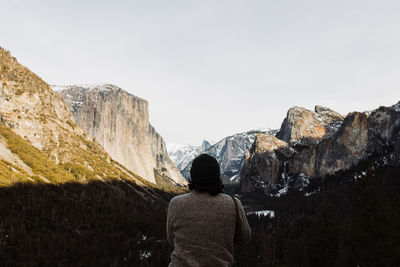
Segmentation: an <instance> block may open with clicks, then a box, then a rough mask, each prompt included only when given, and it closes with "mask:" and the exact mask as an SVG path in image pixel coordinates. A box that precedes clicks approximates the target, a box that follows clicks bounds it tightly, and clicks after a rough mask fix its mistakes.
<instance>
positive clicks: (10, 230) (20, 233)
mask: <svg viewBox="0 0 400 267" xmlns="http://www.w3.org/2000/svg"><path fill="white" fill-rule="evenodd" d="M133 188H134V190H133ZM140 191H143V189H141V187H140V186H137V185H136V184H134V183H126V182H110V183H103V182H91V183H88V184H86V185H85V184H79V183H68V184H63V185H59V186H56V185H43V184H35V185H34V184H17V185H15V186H12V187H4V188H0V262H1V264H0V265H1V266H149V265H150V264H151V265H152V266H167V261H168V256H166V255H169V254H170V251H169V248H168V246H167V244H166V242H165V240H164V238H165V220H166V207H167V204H168V201H169V199H170V198H171V197H172V194H170V193H166V192H164V191H161V190H157V189H155V193H156V195H157V196H158V197H159V198H158V199H154V200H150V201H149V199H147V200H145V199H144V198H142V196H141V195H140ZM138 192H139V193H138ZM149 255H151V258H150V256H149Z"/></svg>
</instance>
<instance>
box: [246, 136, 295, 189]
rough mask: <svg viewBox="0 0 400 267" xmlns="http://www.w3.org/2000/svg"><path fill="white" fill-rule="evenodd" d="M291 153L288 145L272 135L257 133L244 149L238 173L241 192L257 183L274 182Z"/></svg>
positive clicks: (283, 170) (252, 187)
mask: <svg viewBox="0 0 400 267" xmlns="http://www.w3.org/2000/svg"><path fill="white" fill-rule="evenodd" d="M292 153H293V150H292V149H291V148H290V146H289V145H288V144H287V143H286V142H284V141H282V140H279V139H278V138H276V137H275V136H273V135H269V134H263V133H259V134H257V136H256V138H255V141H254V143H253V145H252V147H251V149H250V150H248V151H246V155H245V159H244V166H243V168H242V170H241V174H240V177H241V179H240V188H241V191H242V192H249V191H252V190H253V189H254V187H255V186H257V185H264V184H274V183H276V182H277V180H278V178H279V177H280V174H281V173H282V172H283V173H284V172H285V162H286V160H285V159H287V158H289V157H290V156H291V155H292Z"/></svg>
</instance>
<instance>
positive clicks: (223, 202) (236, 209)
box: [167, 154, 251, 267]
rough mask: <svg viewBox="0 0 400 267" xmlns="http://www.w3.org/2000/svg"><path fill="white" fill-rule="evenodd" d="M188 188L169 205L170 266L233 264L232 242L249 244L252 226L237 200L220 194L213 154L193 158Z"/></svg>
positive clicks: (217, 168)
mask: <svg viewBox="0 0 400 267" xmlns="http://www.w3.org/2000/svg"><path fill="white" fill-rule="evenodd" d="M189 189H190V190H191V192H190V193H186V194H182V195H179V196H175V197H174V198H172V199H171V201H170V203H169V206H168V214H167V240H168V243H169V244H170V245H171V246H172V247H173V251H172V254H171V262H170V264H169V267H191V266H196V267H200V266H207V267H219V266H221V267H226V266H232V264H233V248H234V245H245V244H246V243H248V241H249V239H250V236H251V229H250V227H249V224H248V222H247V218H246V214H245V212H244V210H243V207H242V204H241V203H240V200H239V199H237V198H236V197H231V196H229V195H227V194H224V193H223V184H222V181H221V179H220V166H219V164H218V162H217V160H216V159H215V158H214V157H212V156H210V155H208V154H202V155H200V156H198V157H196V158H195V159H194V160H193V162H192V167H191V169H190V180H189Z"/></svg>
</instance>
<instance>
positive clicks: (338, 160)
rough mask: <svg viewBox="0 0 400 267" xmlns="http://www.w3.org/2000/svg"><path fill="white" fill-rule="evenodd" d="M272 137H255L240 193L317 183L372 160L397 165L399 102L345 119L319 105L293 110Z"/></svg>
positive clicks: (243, 173) (399, 127)
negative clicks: (294, 181) (296, 180)
mask: <svg viewBox="0 0 400 267" xmlns="http://www.w3.org/2000/svg"><path fill="white" fill-rule="evenodd" d="M276 137H277V138H279V139H281V140H276V138H275V139H274V138H273V137H271V136H268V137H266V136H257V138H256V141H255V143H254V144H253V146H252V149H250V150H249V151H248V152H247V155H246V159H245V163H244V168H243V170H242V173H241V177H240V179H241V182H240V184H241V190H242V192H249V191H252V190H254V189H255V188H257V187H260V185H263V184H265V183H268V184H270V185H273V184H277V183H282V181H283V180H285V179H286V180H287V179H291V178H293V177H300V176H301V177H309V178H311V179H312V178H322V177H324V176H326V175H333V174H335V173H336V172H338V171H341V170H347V169H350V168H352V167H354V166H356V165H357V164H359V163H360V162H361V161H363V160H367V159H369V158H371V157H375V158H376V157H379V158H381V159H383V160H384V162H385V164H392V165H396V164H397V165H398V164H399V158H400V102H399V103H398V104H396V105H393V106H391V107H380V108H378V109H376V110H373V111H370V112H352V113H349V114H348V115H347V116H346V117H345V118H344V119H343V116H341V115H340V114H338V113H336V112H334V111H332V110H329V109H327V108H323V107H320V106H316V108H315V112H312V111H309V110H306V109H304V108H299V107H294V108H291V109H290V110H289V111H288V115H287V117H286V118H285V120H284V122H283V123H282V127H281V129H280V131H279V132H278V134H277V135H276ZM280 142H282V143H280Z"/></svg>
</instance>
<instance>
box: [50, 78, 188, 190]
mask: <svg viewBox="0 0 400 267" xmlns="http://www.w3.org/2000/svg"><path fill="white" fill-rule="evenodd" d="M53 89H54V90H56V91H58V92H59V93H60V95H61V96H62V98H63V99H64V102H65V103H66V104H67V105H68V106H69V108H70V109H71V111H72V114H73V116H74V120H75V122H76V123H77V124H78V125H79V126H80V127H81V128H82V129H84V130H85V131H86V132H87V133H88V134H89V135H90V136H91V137H93V138H94V139H95V140H96V141H97V142H98V143H99V144H100V145H101V146H102V147H104V149H105V150H106V151H107V152H108V153H109V154H110V155H111V157H112V158H113V159H115V160H117V161H118V162H120V163H122V164H123V165H124V166H125V167H127V168H128V169H129V170H130V171H132V172H135V173H137V174H138V175H140V176H141V177H143V178H145V179H146V180H148V181H150V182H152V183H157V179H160V178H162V179H163V180H164V181H167V182H171V183H175V184H182V185H184V184H185V183H186V180H185V179H184V178H183V177H182V175H181V174H180V172H179V170H178V169H177V168H176V167H175V165H174V163H173V162H172V161H171V159H170V158H169V156H168V153H167V150H166V146H165V143H164V140H163V139H162V137H161V136H160V135H159V134H158V133H157V131H156V130H155V129H154V127H153V126H151V124H150V123H149V112H148V102H147V101H146V100H144V99H142V98H139V97H137V96H134V95H132V94H130V93H128V92H126V91H125V90H123V89H121V88H119V87H117V86H115V85H111V84H100V85H72V86H53ZM159 182H160V181H159Z"/></svg>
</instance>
